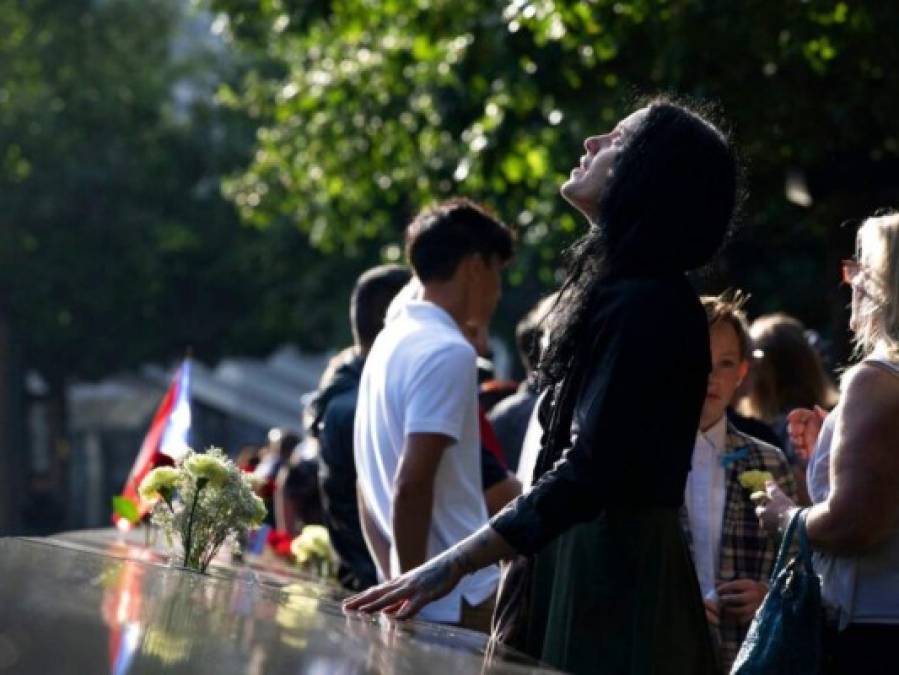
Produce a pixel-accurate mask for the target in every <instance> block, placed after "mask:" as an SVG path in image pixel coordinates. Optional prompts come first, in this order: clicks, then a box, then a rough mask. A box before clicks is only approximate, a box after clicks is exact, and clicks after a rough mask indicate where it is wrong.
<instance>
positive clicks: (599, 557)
mask: <svg viewBox="0 0 899 675" xmlns="http://www.w3.org/2000/svg"><path fill="white" fill-rule="evenodd" d="M532 580H533V587H532V591H531V593H532V595H531V605H530V610H531V611H530V616H529V620H528V622H527V633H526V646H525V650H526V651H528V652H530V653H531V655H532V656H534V657H536V658H539V659H540V660H541V661H544V662H545V663H547V664H549V665H552V666H554V667H556V668H560V669H562V670H565V671H569V672H571V673H576V674H581V673H583V674H585V675H586V674H588V673H589V674H591V675H594V674H598V675H613V674H614V675H649V674H650V673H652V674H653V675H662V674H665V675H667V674H669V673H670V674H671V675H685V674H689V675H704V674H706V673H709V674H712V673H717V672H718V669H717V666H716V664H715V656H714V651H713V647H712V637H711V634H710V631H709V627H708V624H707V622H706V618H705V611H704V610H703V606H702V601H701V598H700V592H699V585H698V582H697V581H696V574H695V572H694V569H693V563H692V561H691V559H690V554H689V551H688V549H687V545H686V542H685V541H684V537H683V533H682V531H681V526H680V520H679V516H678V512H677V510H676V509H668V508H665V509H662V508H645V509H637V508H628V509H616V510H610V511H607V512H605V513H604V514H603V515H602V516H600V517H599V518H598V519H597V520H595V521H593V522H590V523H585V524H582V525H578V526H576V527H574V528H573V529H571V530H569V531H568V532H566V533H565V534H563V535H562V536H561V537H559V539H557V540H556V541H555V542H554V543H553V544H551V545H550V546H549V547H547V548H546V549H544V550H543V551H541V552H540V553H539V554H538V555H537V556H536V560H535V562H534V572H533V576H532Z"/></svg>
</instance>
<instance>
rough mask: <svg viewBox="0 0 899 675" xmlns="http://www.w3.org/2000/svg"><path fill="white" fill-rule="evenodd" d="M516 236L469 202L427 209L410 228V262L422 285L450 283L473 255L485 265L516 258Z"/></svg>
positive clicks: (408, 228)
mask: <svg viewBox="0 0 899 675" xmlns="http://www.w3.org/2000/svg"><path fill="white" fill-rule="evenodd" d="M513 242H514V236H513V234H512V232H511V230H509V228H508V227H506V225H505V224H503V223H502V222H501V221H500V220H499V219H498V218H496V217H494V216H493V215H491V214H490V213H488V212H487V210H486V209H484V208H483V207H481V206H479V205H477V204H475V203H474V202H472V201H470V200H468V199H451V200H449V201H446V202H443V203H441V204H437V205H436V206H432V207H430V208H427V209H425V210H424V211H422V212H421V213H419V214H418V216H416V217H415V219H414V220H413V221H412V222H411V223H409V226H408V227H407V228H406V259H407V260H408V261H409V264H410V265H411V266H412V269H413V271H414V272H415V274H416V276H417V277H418V278H419V279H421V281H422V283H427V282H429V281H446V280H447V279H449V278H450V277H452V276H453V274H454V273H455V272H456V268H457V267H458V266H459V263H460V262H461V261H462V259H463V258H465V257H466V256H468V255H471V254H472V253H479V254H480V255H481V256H482V257H483V258H484V260H485V261H487V262H489V261H490V260H491V259H493V258H498V259H499V260H500V261H501V262H506V261H508V260H509V259H510V258H511V257H512V250H513V246H514V243H513Z"/></svg>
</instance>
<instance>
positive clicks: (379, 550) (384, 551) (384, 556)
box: [356, 485, 390, 579]
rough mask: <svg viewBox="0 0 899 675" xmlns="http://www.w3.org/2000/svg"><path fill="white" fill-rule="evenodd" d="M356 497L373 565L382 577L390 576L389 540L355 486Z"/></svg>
mask: <svg viewBox="0 0 899 675" xmlns="http://www.w3.org/2000/svg"><path fill="white" fill-rule="evenodd" d="M356 498H357V501H358V504H359V523H360V525H361V526H362V537H363V538H364V539H365V544H366V546H368V550H369V553H371V555H372V558H374V561H375V565H377V567H378V573H379V574H380V575H381V578H382V579H389V578H390V542H389V541H388V540H387V537H385V536H384V533H383V532H381V528H380V527H378V524H377V523H376V522H375V519H374V518H373V517H372V515H371V511H369V510H368V507H367V506H366V505H365V497H363V496H362V490H361V489H360V488H359V486H358V485H357V486H356Z"/></svg>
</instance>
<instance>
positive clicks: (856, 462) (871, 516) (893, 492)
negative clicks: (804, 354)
mask: <svg viewBox="0 0 899 675" xmlns="http://www.w3.org/2000/svg"><path fill="white" fill-rule="evenodd" d="M844 386H845V391H844V400H843V404H842V406H841V409H840V411H839V415H838V417H837V419H836V427H835V428H834V435H833V447H832V449H831V464H830V485H831V491H830V494H829V496H828V498H827V500H825V501H824V502H822V503H821V504H818V505H817V506H815V507H813V508H812V509H811V510H810V511H809V513H808V516H807V518H806V529H807V531H808V537H809V541H810V543H811V544H812V546H814V547H815V548H817V549H822V550H828V551H832V552H834V553H856V552H859V551H861V550H863V549H865V548H868V547H869V546H872V545H874V544H876V543H878V542H879V541H881V540H882V538H883V537H884V536H885V535H886V534H887V533H888V532H889V530H890V528H891V527H892V526H893V523H894V521H895V517H896V510H897V504H899V452H896V439H897V438H899V391H897V387H896V379H895V376H894V375H892V374H890V373H886V372H883V371H881V370H880V369H878V368H876V367H874V366H870V365H862V366H860V367H859V368H857V369H856V370H855V371H853V372H852V373H851V374H850V375H849V376H848V377H847V379H846V381H845V384H844Z"/></svg>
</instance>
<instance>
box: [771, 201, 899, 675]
mask: <svg viewBox="0 0 899 675" xmlns="http://www.w3.org/2000/svg"><path fill="white" fill-rule="evenodd" d="M857 241H858V244H857V257H856V258H855V259H853V260H847V261H845V262H844V263H843V279H844V281H845V282H846V283H848V284H850V286H851V287H852V318H851V322H850V327H851V328H852V331H853V332H854V334H855V343H856V346H857V351H858V355H859V357H860V358H861V360H860V363H858V364H857V365H856V366H855V367H854V368H852V369H851V370H850V371H848V372H847V373H846V375H845V376H844V378H843V387H842V389H843V391H842V395H841V398H840V402H839V404H838V406H837V407H836V408H835V409H834V411H833V412H832V413H830V414H829V415H827V416H826V418H823V420H822V416H821V415H820V413H819V411H812V410H807V409H800V410H795V411H793V412H792V413H790V416H789V432H790V437H791V440H792V441H793V443H794V445H795V446H796V447H797V450H798V451H800V452H806V453H807V452H808V451H809V450H810V449H811V448H813V447H814V448H815V451H814V454H813V455H812V459H811V462H810V464H809V467H808V487H809V493H810V495H811V498H812V502H813V503H814V505H813V506H812V507H811V508H810V509H809V510H808V511H807V512H806V514H805V518H806V527H807V530H808V537H809V542H810V543H811V545H812V547H813V549H814V551H815V569H816V571H817V572H818V574H819V575H820V576H821V580H822V594H823V597H824V601H825V605H826V607H827V609H828V618H829V620H828V629H827V631H828V636H827V639H825V641H824V646H825V649H826V650H827V654H826V668H825V672H826V673H853V675H856V674H866V673H895V672H896V662H895V648H896V645H897V644H899V214H892V215H887V216H881V217H875V218H869V219H868V220H867V221H865V223H864V224H863V225H862V226H861V228H860V229H859V232H858V239H857ZM767 492H768V497H769V500H767V503H765V504H763V505H761V506H759V508H758V509H757V513H758V515H759V517H760V519H761V520H762V522H763V524H765V525H766V527H768V528H771V529H773V528H782V527H783V525H784V523H786V522H787V521H788V520H789V518H790V517H791V516H792V515H793V513H794V512H795V509H796V508H797V507H796V505H795V504H794V503H793V502H792V501H790V499H789V498H788V497H786V495H784V494H783V492H781V490H780V489H779V488H778V487H777V486H776V485H774V484H773V483H769V484H768V488H767Z"/></svg>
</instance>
